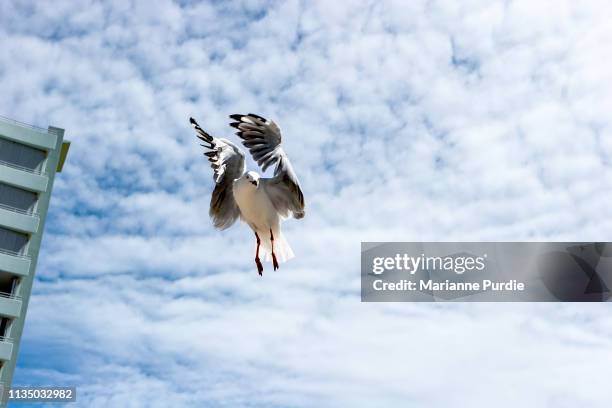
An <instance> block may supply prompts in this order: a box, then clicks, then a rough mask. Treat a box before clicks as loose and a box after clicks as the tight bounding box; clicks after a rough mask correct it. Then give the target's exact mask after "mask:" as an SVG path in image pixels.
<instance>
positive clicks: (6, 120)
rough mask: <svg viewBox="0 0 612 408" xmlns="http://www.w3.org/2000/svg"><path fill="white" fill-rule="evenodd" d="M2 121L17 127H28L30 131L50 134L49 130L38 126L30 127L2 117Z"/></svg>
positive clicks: (0, 116) (0, 118) (0, 117)
mask: <svg viewBox="0 0 612 408" xmlns="http://www.w3.org/2000/svg"><path fill="white" fill-rule="evenodd" d="M0 120H2V121H4V122H8V123H12V124H14V125H17V126H22V127H26V128H28V129H32V130H35V131H37V132H41V133H49V131H48V130H47V129H45V128H41V127H38V126H34V125H30V124H28V123H23V122H19V121H18V120H15V119H11V118H7V117H6V116H2V115H0Z"/></svg>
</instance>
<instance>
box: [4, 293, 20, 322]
mask: <svg viewBox="0 0 612 408" xmlns="http://www.w3.org/2000/svg"><path fill="white" fill-rule="evenodd" d="M20 314H21V298H20V297H19V296H15V295H12V294H10V293H4V292H0V315H2V316H6V317H11V318H15V317H19V315H20Z"/></svg>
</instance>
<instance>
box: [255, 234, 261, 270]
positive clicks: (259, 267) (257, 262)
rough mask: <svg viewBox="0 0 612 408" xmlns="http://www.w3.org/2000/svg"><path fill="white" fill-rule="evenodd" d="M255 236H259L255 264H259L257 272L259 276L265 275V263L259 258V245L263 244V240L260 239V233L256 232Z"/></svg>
mask: <svg viewBox="0 0 612 408" xmlns="http://www.w3.org/2000/svg"><path fill="white" fill-rule="evenodd" d="M255 238H257V250H255V264H256V265H257V273H258V274H259V276H262V275H263V265H262V264H261V260H260V259H259V245H261V240H260V239H259V235H257V233H255Z"/></svg>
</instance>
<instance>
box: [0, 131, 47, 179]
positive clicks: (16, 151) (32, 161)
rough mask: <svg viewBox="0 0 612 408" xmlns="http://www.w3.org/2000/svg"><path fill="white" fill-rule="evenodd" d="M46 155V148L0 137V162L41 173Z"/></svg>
mask: <svg viewBox="0 0 612 408" xmlns="http://www.w3.org/2000/svg"><path fill="white" fill-rule="evenodd" d="M46 157H47V153H45V151H44V150H40V149H36V148H34V147H30V146H26V145H23V144H21V143H15V142H13V141H10V140H5V139H0V163H5V164H8V165H12V166H17V167H21V168H24V169H27V170H29V171H33V172H35V173H41V172H42V169H43V166H44V162H45V158H46Z"/></svg>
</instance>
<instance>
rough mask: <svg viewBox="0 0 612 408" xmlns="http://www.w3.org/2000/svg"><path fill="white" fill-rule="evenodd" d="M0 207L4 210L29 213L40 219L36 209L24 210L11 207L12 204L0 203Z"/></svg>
mask: <svg viewBox="0 0 612 408" xmlns="http://www.w3.org/2000/svg"><path fill="white" fill-rule="evenodd" d="M0 208H1V209H3V210H7V211H11V212H14V213H18V214H23V215H29V216H31V217H34V218H36V219H38V214H37V213H36V212H34V210H22V209H21V208H16V207H11V206H10V205H6V204H2V203H0Z"/></svg>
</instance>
